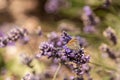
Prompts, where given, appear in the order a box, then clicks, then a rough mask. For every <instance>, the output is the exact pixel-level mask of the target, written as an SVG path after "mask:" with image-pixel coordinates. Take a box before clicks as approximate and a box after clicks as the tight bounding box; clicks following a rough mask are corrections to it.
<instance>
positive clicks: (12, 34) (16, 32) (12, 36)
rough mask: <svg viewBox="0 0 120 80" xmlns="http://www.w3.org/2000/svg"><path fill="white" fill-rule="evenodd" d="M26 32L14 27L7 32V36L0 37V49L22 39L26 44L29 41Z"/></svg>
mask: <svg viewBox="0 0 120 80" xmlns="http://www.w3.org/2000/svg"><path fill="white" fill-rule="evenodd" d="M27 34H28V32H27V30H26V29H23V28H19V27H16V28H14V29H12V30H11V31H9V32H8V34H7V35H4V36H1V37H0V47H5V46H7V45H9V44H12V43H14V42H16V41H17V40H18V39H23V40H24V41H25V42H27V41H28V40H29V39H28V38H26V37H27Z"/></svg>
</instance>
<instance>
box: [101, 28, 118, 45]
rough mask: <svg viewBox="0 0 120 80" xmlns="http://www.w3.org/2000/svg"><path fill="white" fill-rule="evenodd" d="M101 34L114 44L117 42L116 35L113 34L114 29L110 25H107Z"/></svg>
mask: <svg viewBox="0 0 120 80" xmlns="http://www.w3.org/2000/svg"><path fill="white" fill-rule="evenodd" d="M103 35H104V36H105V37H107V38H108V39H109V40H110V41H111V42H112V43H113V44H114V45H116V44H117V36H116V34H115V31H114V29H112V28H111V27H108V28H107V29H105V31H104V32H103Z"/></svg>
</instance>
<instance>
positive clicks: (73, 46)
mask: <svg viewBox="0 0 120 80" xmlns="http://www.w3.org/2000/svg"><path fill="white" fill-rule="evenodd" d="M66 46H67V47H68V48H70V49H73V50H79V49H80V45H79V41H78V40H77V39H76V38H72V39H71V40H70V41H69V42H68V43H67V44H66Z"/></svg>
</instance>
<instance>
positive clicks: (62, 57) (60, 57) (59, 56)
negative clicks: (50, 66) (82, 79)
mask: <svg viewBox="0 0 120 80" xmlns="http://www.w3.org/2000/svg"><path fill="white" fill-rule="evenodd" d="M61 38H62V43H64V45H62V46H59V47H56V46H54V45H53V44H52V42H49V41H48V42H43V43H41V44H40V47H39V49H40V53H39V54H41V56H47V57H48V58H50V59H52V60H53V61H54V62H56V63H59V62H60V63H63V64H66V65H68V64H69V65H70V62H71V63H74V64H76V65H77V67H73V68H72V70H73V71H74V72H75V73H76V74H77V75H82V74H83V71H82V68H81V67H80V66H81V65H83V64H86V63H88V62H89V59H90V57H89V56H86V55H85V54H84V49H83V48H80V49H79V50H74V49H73V50H72V49H70V48H68V47H67V46H66V44H67V43H68V42H69V41H70V40H71V39H72V37H71V36H70V35H68V34H67V33H66V32H63V33H62V36H61V37H60V38H59V39H61ZM58 41H59V40H58Z"/></svg>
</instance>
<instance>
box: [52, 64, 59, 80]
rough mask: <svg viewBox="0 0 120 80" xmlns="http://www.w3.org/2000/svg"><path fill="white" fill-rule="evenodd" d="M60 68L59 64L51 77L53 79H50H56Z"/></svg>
mask: <svg viewBox="0 0 120 80" xmlns="http://www.w3.org/2000/svg"><path fill="white" fill-rule="evenodd" d="M60 68H61V63H59V66H58V68H57V70H56V71H55V74H54V76H53V79H52V80H56V77H57V74H58V72H59V70H60Z"/></svg>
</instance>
